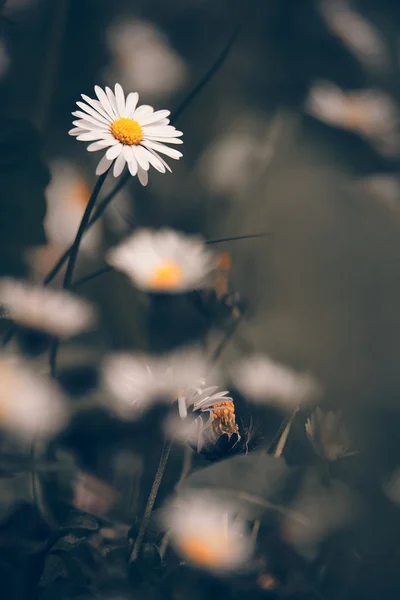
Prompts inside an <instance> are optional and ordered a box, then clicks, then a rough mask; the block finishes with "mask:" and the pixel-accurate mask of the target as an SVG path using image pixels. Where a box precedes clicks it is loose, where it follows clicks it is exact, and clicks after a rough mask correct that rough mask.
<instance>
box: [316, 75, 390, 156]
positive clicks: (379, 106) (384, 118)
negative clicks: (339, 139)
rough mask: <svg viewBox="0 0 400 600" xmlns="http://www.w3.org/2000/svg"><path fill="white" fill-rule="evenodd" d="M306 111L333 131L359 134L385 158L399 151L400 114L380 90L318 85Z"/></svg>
mask: <svg viewBox="0 0 400 600" xmlns="http://www.w3.org/2000/svg"><path fill="white" fill-rule="evenodd" d="M306 111H307V112H308V113H310V114H311V115H313V116H314V117H315V118H317V119H320V120H321V121H324V122H325V123H328V124H329V125H331V126H332V127H342V128H343V129H348V130H350V131H353V132H355V133H357V134H358V135H360V136H362V137H364V138H365V139H367V140H368V141H369V142H370V143H371V144H373V145H374V146H375V147H376V149H377V150H378V151H379V152H381V153H382V154H384V155H387V156H391V155H393V154H395V153H397V151H398V148H399V145H400V136H399V128H398V125H399V111H398V109H397V106H396V105H395V103H394V102H393V101H392V99H391V98H390V97H389V96H388V95H387V94H385V93H383V92H382V91H380V90H378V89H365V90H359V91H351V92H344V91H342V90H341V89H340V88H339V87H338V86H336V85H335V84H333V83H330V82H329V81H317V82H316V83H315V84H314V85H313V86H312V88H311V90H310V92H309V95H308V98H307V100H306Z"/></svg>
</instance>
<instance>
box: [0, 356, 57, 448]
mask: <svg viewBox="0 0 400 600" xmlns="http://www.w3.org/2000/svg"><path fill="white" fill-rule="evenodd" d="M0 384H1V385H0V429H4V430H5V431H9V432H10V433H12V434H14V435H16V436H18V437H21V438H28V439H29V438H31V437H33V436H34V437H43V438H47V437H49V436H51V435H53V434H56V433H57V432H58V431H60V429H62V427H63V426H64V425H65V424H66V421H67V411H66V406H65V401H64V399H63V396H62V394H61V392H60V391H59V389H58V387H57V386H56V385H55V384H54V383H53V382H50V381H49V380H48V379H46V378H44V377H41V376H39V375H38V374H37V373H34V372H33V371H31V370H30V369H29V368H28V367H27V366H25V364H23V363H21V362H19V361H18V360H12V359H11V358H10V357H0Z"/></svg>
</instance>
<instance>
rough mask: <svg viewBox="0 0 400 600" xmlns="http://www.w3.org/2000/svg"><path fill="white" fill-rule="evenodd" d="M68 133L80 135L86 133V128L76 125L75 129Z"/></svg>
mask: <svg viewBox="0 0 400 600" xmlns="http://www.w3.org/2000/svg"><path fill="white" fill-rule="evenodd" d="M68 133H69V135H80V134H81V133H85V130H84V129H81V128H80V127H74V128H73V129H70V130H69V131H68Z"/></svg>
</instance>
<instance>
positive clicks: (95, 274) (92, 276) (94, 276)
mask: <svg viewBox="0 0 400 600" xmlns="http://www.w3.org/2000/svg"><path fill="white" fill-rule="evenodd" d="M112 270H113V268H112V267H109V266H108V265H106V266H105V267H102V268H101V269H99V270H98V271H94V272H93V273H89V275H85V277H82V278H81V279H78V280H77V281H75V283H74V284H73V286H72V289H73V290H75V289H76V288H78V287H80V286H81V285H83V284H84V283H87V282H88V281H92V279H97V277H101V275H104V274H105V273H109V272H110V271H112Z"/></svg>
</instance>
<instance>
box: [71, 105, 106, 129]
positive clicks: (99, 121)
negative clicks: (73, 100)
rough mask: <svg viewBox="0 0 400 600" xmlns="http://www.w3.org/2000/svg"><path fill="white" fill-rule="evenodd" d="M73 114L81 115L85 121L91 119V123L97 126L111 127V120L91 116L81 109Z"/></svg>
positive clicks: (75, 115)
mask: <svg viewBox="0 0 400 600" xmlns="http://www.w3.org/2000/svg"><path fill="white" fill-rule="evenodd" d="M72 114H73V115H74V117H79V118H80V119H83V120H84V121H89V122H90V123H93V124H94V125H97V127H104V128H105V129H110V121H106V120H105V119H102V118H100V119H99V118H98V117H93V116H90V115H88V114H87V113H85V112H83V111H81V110H76V111H75V112H73V113H72Z"/></svg>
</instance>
